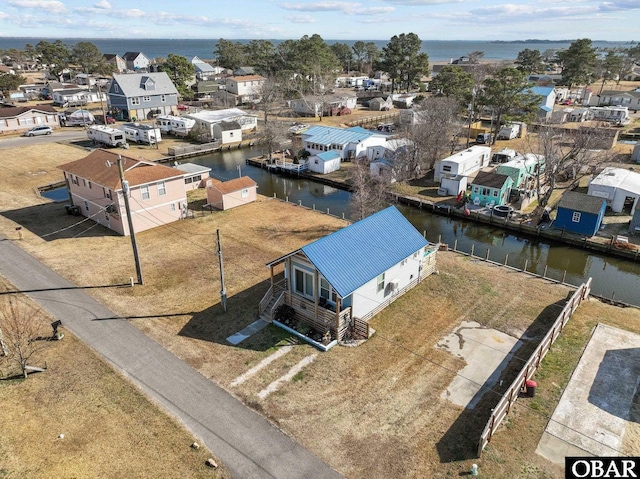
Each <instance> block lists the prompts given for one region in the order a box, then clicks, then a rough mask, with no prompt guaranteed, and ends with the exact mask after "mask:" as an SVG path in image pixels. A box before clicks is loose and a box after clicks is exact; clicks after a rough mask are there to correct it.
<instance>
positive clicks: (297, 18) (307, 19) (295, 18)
mask: <svg viewBox="0 0 640 479" xmlns="http://www.w3.org/2000/svg"><path fill="white" fill-rule="evenodd" d="M284 18H286V19H287V20H289V21H290V22H291V23H315V22H316V20H315V19H314V18H313V17H312V16H311V15H285V17H284Z"/></svg>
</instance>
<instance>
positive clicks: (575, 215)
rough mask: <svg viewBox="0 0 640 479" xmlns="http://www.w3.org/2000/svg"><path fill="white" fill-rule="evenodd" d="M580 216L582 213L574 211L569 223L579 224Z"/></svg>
mask: <svg viewBox="0 0 640 479" xmlns="http://www.w3.org/2000/svg"><path fill="white" fill-rule="evenodd" d="M581 216H582V213H580V212H579V211H574V212H573V215H572V216H571V221H573V222H574V223H580V217H581Z"/></svg>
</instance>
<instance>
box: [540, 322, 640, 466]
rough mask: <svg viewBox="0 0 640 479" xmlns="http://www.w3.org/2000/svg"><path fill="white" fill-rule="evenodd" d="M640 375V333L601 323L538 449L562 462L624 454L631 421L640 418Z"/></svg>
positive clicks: (550, 458) (545, 455)
mask: <svg viewBox="0 0 640 479" xmlns="http://www.w3.org/2000/svg"><path fill="white" fill-rule="evenodd" d="M639 378H640V335H638V334H635V333H630V332H628V331H623V330H621V329H617V328H612V327H610V326H606V325H603V324H598V326H597V327H596V329H595V331H594V333H593V335H592V337H591V339H590V340H589V343H588V344H587V347H586V348H585V350H584V353H583V354H582V357H581V358H580V361H579V363H578V366H577V367H576V369H575V371H574V372H573V375H572V376H571V379H570V380H569V384H567V387H566V388H565V390H564V393H563V394H562V397H561V398H560V402H559V403H558V406H557V407H556V409H555V411H554V412H553V415H552V416H551V420H550V421H549V424H548V425H547V427H546V429H545V434H544V435H543V437H542V439H541V441H540V443H539V444H538V448H537V450H536V452H537V453H538V454H540V455H542V456H544V457H546V458H547V459H549V460H551V461H553V462H556V463H560V464H563V463H564V458H565V456H566V455H583V456H588V455H594V456H617V455H619V454H620V453H621V451H622V447H623V439H624V434H625V430H626V427H627V424H629V421H635V422H638V418H634V417H633V416H632V412H631V407H632V405H633V404H634V402H637V394H638V380H639ZM562 451H566V454H563V453H562Z"/></svg>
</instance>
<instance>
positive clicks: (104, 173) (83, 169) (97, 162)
mask: <svg viewBox="0 0 640 479" xmlns="http://www.w3.org/2000/svg"><path fill="white" fill-rule="evenodd" d="M118 156H122V163H123V168H124V171H125V175H126V179H127V181H128V182H129V185H130V186H137V185H143V184H145V183H151V182H154V181H161V180H166V179H169V178H174V177H176V176H184V173H183V172H181V171H179V170H175V169H173V168H171V167H169V166H164V165H160V164H158V163H153V162H150V161H143V160H136V159H134V158H129V157H126V156H124V155H118V154H117V153H111V152H110V151H106V150H102V149H98V150H94V151H92V152H91V153H90V154H89V155H87V156H85V157H84V158H81V159H79V160H76V161H71V162H69V163H65V164H64V165H60V166H59V167H58V168H60V169H61V170H63V171H66V172H67V173H71V174H73V175H76V176H79V177H80V178H84V179H86V180H88V181H91V182H93V183H95V184H97V185H100V186H105V187H107V188H110V189H112V190H120V189H122V186H121V184H120V173H119V171H118V165H117V161H118Z"/></svg>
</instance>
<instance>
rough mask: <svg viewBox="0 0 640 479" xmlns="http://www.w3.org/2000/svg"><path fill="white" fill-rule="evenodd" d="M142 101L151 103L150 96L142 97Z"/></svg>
mask: <svg viewBox="0 0 640 479" xmlns="http://www.w3.org/2000/svg"><path fill="white" fill-rule="evenodd" d="M142 101H145V102H150V101H151V97H150V96H143V97H142Z"/></svg>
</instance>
